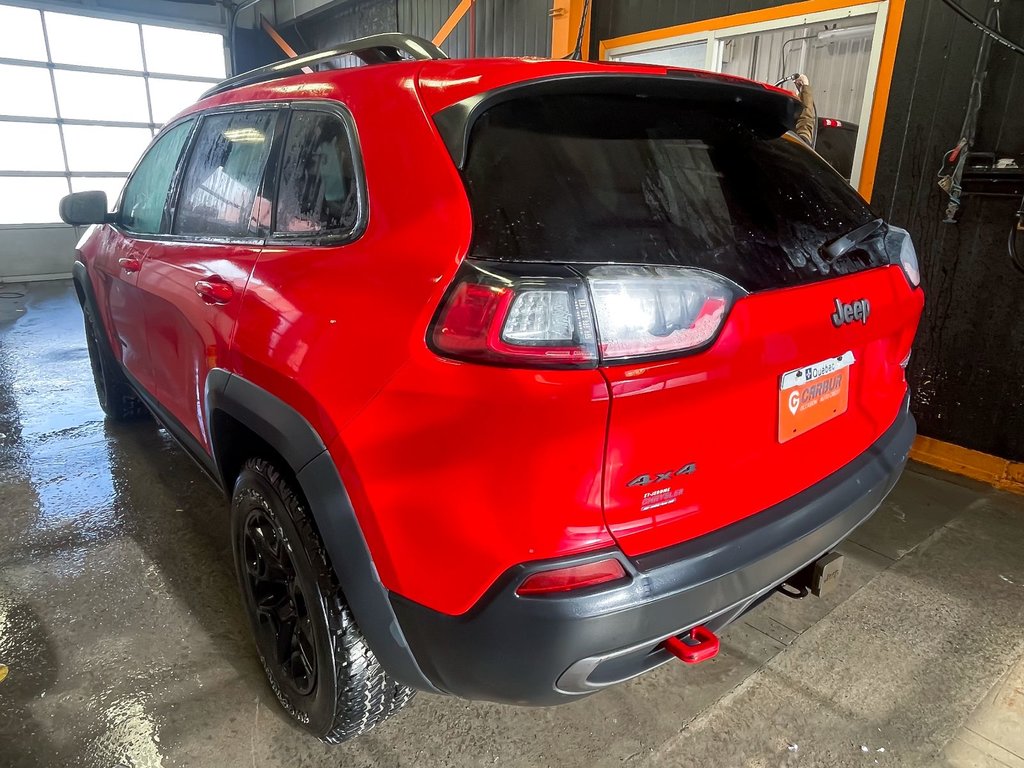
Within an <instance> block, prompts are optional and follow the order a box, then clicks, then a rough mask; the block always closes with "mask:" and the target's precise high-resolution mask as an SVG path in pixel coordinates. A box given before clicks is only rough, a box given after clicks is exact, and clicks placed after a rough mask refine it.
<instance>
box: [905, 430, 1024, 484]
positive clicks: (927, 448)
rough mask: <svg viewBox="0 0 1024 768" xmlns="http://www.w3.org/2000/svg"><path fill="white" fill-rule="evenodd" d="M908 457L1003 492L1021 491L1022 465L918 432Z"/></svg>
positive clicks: (1023, 466)
mask: <svg viewBox="0 0 1024 768" xmlns="http://www.w3.org/2000/svg"><path fill="white" fill-rule="evenodd" d="M910 458H912V459H913V460H914V461H920V462H921V463H922V464H929V465H931V466H933V467H938V468H939V469H944V470H946V471H947V472H952V473H954V474H957V475H963V476H964V477H969V478H971V479H972V480H980V481H981V482H983V483H988V484H989V485H994V486H995V487H996V488H999V489H1001V490H1004V491H1012V492H1013V493H1020V494H1024V464H1019V463H1017V462H1014V461H1007V460H1006V459H1000V458H999V457H998V456H990V455H988V454H987V453H981V452H980V451H972V450H971V449H970V448H961V447H960V446H959V445H953V444H952V443H944V442H942V441H941V440H935V439H934V438H931V437H922V436H920V435H918V437H917V439H916V440H915V441H914V446H913V447H912V448H911V449H910Z"/></svg>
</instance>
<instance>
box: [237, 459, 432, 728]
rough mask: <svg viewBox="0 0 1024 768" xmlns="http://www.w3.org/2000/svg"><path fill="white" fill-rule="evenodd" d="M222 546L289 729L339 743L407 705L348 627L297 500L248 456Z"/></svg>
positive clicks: (408, 692) (407, 693) (272, 471)
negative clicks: (292, 724)
mask: <svg viewBox="0 0 1024 768" xmlns="http://www.w3.org/2000/svg"><path fill="white" fill-rule="evenodd" d="M231 540H232V549H233V550H234V556H235V570H236V572H237V574H238V582H239V587H240V589H241V592H242V602H243V604H244V606H245V609H246V613H247V614H248V616H249V622H250V625H251V628H252V632H253V636H254V638H255V640H256V650H257V654H258V656H259V660H260V664H261V665H262V666H263V670H264V672H265V673H266V675H267V680H268V681H269V682H270V688H271V690H273V692H274V694H275V695H276V696H277V700H278V701H279V702H280V704H281V706H282V707H283V708H284V710H285V711H286V712H287V713H288V714H289V715H291V717H292V718H293V719H294V720H295V721H296V722H298V723H299V724H300V725H301V726H302V727H303V728H305V729H306V730H308V731H310V732H311V733H313V734H314V735H315V736H317V737H318V738H319V739H321V740H322V741H325V742H327V743H329V744H338V743H341V742H343V741H347V740H348V739H351V738H353V737H355V736H359V735H360V734H363V733H366V732H367V731H369V730H370V729H371V728H373V727H374V726H376V725H378V724H379V723H382V722H383V721H384V720H386V719H388V718H389V717H391V715H393V714H395V713H396V712H398V710H400V709H401V708H402V707H404V706H405V705H406V704H407V703H408V701H409V699H411V698H412V695H413V693H414V691H413V689H411V688H408V687H407V686H404V685H400V684H398V683H396V682H395V681H394V680H392V679H391V678H390V677H389V676H388V674H387V673H386V672H385V671H384V669H383V668H382V667H381V665H380V662H378V661H377V657H376V656H374V654H373V652H372V651H371V650H370V648H369V647H368V646H367V644H366V640H365V638H364V637H363V634H362V632H360V631H359V627H358V626H356V623H355V621H354V619H353V618H352V613H351V611H350V610H349V608H348V605H347V604H346V602H345V599H344V596H343V595H342V592H341V589H340V587H339V586H338V581H337V577H336V575H335V573H334V569H333V568H332V567H331V564H330V561H329V560H328V557H327V553H326V551H325V550H324V546H323V543H322V542H321V540H320V535H319V533H318V532H317V530H316V527H315V526H314V525H313V521H312V518H311V517H310V515H309V513H308V511H307V510H306V505H305V503H304V501H303V500H302V499H301V498H300V496H299V495H298V494H297V493H296V492H295V490H293V488H292V485H291V483H290V482H289V481H288V480H286V479H285V477H284V476H283V475H282V474H281V473H280V472H279V471H278V470H277V469H276V468H275V467H274V466H273V465H272V464H271V463H269V462H267V461H264V460H262V459H250V460H249V461H247V462H246V463H245V466H244V467H243V468H242V471H241V472H240V473H239V475H238V479H237V480H236V481H235V488H234V493H233V495H232V500H231Z"/></svg>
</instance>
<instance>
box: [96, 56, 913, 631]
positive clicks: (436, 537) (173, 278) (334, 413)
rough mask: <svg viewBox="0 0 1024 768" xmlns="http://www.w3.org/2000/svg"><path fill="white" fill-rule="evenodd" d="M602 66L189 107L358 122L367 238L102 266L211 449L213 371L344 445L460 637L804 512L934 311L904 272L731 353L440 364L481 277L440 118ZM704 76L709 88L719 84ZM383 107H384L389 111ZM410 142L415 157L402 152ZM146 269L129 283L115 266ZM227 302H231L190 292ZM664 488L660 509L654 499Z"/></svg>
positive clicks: (417, 596)
mask: <svg viewBox="0 0 1024 768" xmlns="http://www.w3.org/2000/svg"><path fill="white" fill-rule="evenodd" d="M664 71H665V70H664V69H663V68H656V67H647V66H640V65H637V66H632V65H630V66H609V65H600V64H592V63H586V62H560V61H555V62H552V61H540V60H494V61H490V60H474V61H468V62H408V63H396V64H389V65H387V66H379V67H377V66H371V67H363V68H359V69H356V70H348V71H344V70H341V71H335V72H323V73H317V74H315V75H302V76H298V77H291V78H285V79H281V80H277V81H274V82H272V83H264V84H259V85H254V86H250V87H246V88H240V89H236V90H234V91H229V92H226V93H223V94H220V95H217V96H215V97H212V98H210V99H207V100H205V101H203V102H200V103H199V104H198V105H196V106H194V107H192V108H190V109H189V110H186V112H194V111H198V110H201V109H203V108H207V107H213V106H218V105H227V104H232V103H239V104H241V103H247V102H254V101H284V100H303V99H319V100H325V99H326V100H335V101H337V102H341V103H343V104H344V105H346V106H347V108H348V109H349V111H350V112H351V113H352V115H353V118H354V121H355V124H356V128H357V132H358V143H359V145H360V148H361V153H362V162H363V166H364V168H365V176H366V186H367V194H368V212H369V214H368V222H367V226H366V229H365V232H364V233H363V235H362V236H361V237H360V238H359V239H357V240H355V241H354V242H352V243H350V244H347V245H344V246H337V247H311V246H310V247H280V246H272V245H271V246H266V247H263V246H260V245H258V244H249V245H245V246H240V245H224V244H214V243H207V244H202V245H199V244H193V243H182V242H175V241H173V240H171V239H167V240H149V241H141V240H138V241H132V240H131V239H130V238H127V237H126V236H125V235H123V234H122V233H121V232H120V231H119V230H117V229H116V228H115V227H112V226H109V225H107V226H103V227H99V228H97V229H96V230H94V231H93V233H92V235H91V236H90V237H89V238H88V240H87V241H86V242H85V243H84V244H83V246H82V249H81V253H82V258H83V260H84V261H85V262H86V263H87V264H88V266H89V273H90V275H91V277H92V280H93V284H94V288H95V290H96V295H97V299H98V301H99V302H100V304H101V306H102V307H103V308H104V312H105V313H106V314H105V317H104V323H105V325H106V326H107V328H108V332H109V333H110V335H111V337H112V339H114V340H115V342H116V340H117V337H121V338H122V339H124V340H125V341H126V343H125V344H121V345H120V346H118V344H117V343H115V344H114V348H115V350H119V351H121V354H122V360H123V361H124V363H125V365H126V366H127V367H128V369H129V370H130V371H131V372H132V373H133V375H135V377H136V378H137V379H138V380H139V382H140V383H142V384H143V386H144V387H145V388H146V389H147V390H148V391H149V392H150V393H151V394H153V395H155V396H156V397H157V398H158V399H159V401H160V402H161V404H162V405H164V406H165V407H166V408H167V409H168V410H169V411H170V412H171V413H172V414H173V415H174V416H175V417H176V418H177V419H178V420H180V421H181V422H182V424H184V425H185V426H186V428H187V429H188V430H189V432H190V433H191V434H192V435H193V436H194V437H195V438H196V440H197V441H198V442H199V444H200V445H201V446H203V447H204V448H206V449H207V450H208V449H209V432H208V425H206V424H205V423H204V415H203V394H204V391H205V384H206V377H207V375H208V373H209V370H210V368H211V367H214V366H216V367H221V368H224V369H227V370H229V371H232V372H234V373H237V374H238V375H240V376H242V377H244V378H246V379H248V380H249V381H251V382H252V383H253V384H255V385H257V386H259V387H261V388H263V389H264V390H266V391H267V392H269V393H271V394H272V395H274V396H276V397H277V398H279V399H281V400H283V401H284V402H285V403H287V404H289V405H290V406H291V407H293V408H294V409H296V410H297V411H298V412H299V413H300V414H301V415H302V416H303V417H304V418H305V419H306V420H307V421H308V422H309V423H310V424H311V425H312V426H313V428H314V429H315V430H316V432H317V433H318V435H319V436H320V438H321V439H322V440H323V442H324V444H326V445H327V446H328V447H329V450H330V453H331V456H332V457H333V459H334V461H335V463H336V465H337V467H338V469H339V472H340V474H341V477H342V479H343V481H344V483H345V486H346V488H347V490H348V493H349V495H350V496H351V499H352V502H353V506H354V509H355V512H356V515H357V517H358V520H359V523H360V525H361V527H362V529H363V533H364V535H365V537H366V539H367V542H368V544H369V547H370V551H371V554H372V556H373V560H374V563H375V565H376V568H377V570H378V572H379V574H380V577H381V580H382V582H383V584H384V585H385V586H386V587H387V588H388V589H390V590H393V591H395V592H398V593H399V594H401V595H403V596H405V597H407V598H409V599H411V600H413V601H415V602H417V603H421V604H422V605H425V606H428V607H430V608H433V609H435V610H437V611H441V612H443V613H447V614H460V613H463V612H465V611H467V610H469V609H470V608H471V607H472V606H473V605H474V604H475V603H476V602H477V601H478V600H479V599H480V597H481V596H482V595H483V594H484V593H485V592H486V591H487V589H488V588H489V587H490V586H491V585H492V584H493V583H494V581H495V579H497V578H498V577H499V576H500V575H501V574H502V573H503V572H505V571H506V570H508V569H509V568H510V567H512V566H514V565H516V564H519V563H522V562H524V561H530V560H540V559H547V558H553V557H558V556H563V555H567V554H572V553H579V552H586V551H590V550H594V549H598V548H603V547H609V546H612V545H614V543H615V542H616V541H617V542H618V543H619V544H620V545H621V547H622V548H623V549H624V550H625V551H626V552H627V553H630V554H636V553H640V552H647V551H650V550H652V549H656V548H659V547H663V546H667V545H669V544H673V543H676V542H678V541H682V540H685V539H687V538H692V537H694V536H698V535H700V534H701V533H704V532H707V531H710V530H713V529H714V528H717V527H720V526H722V525H726V524H728V523H729V522H732V521H734V520H737V519H739V518H741V517H744V516H746V515H750V514H753V513H755V512H757V511H759V510H761V509H764V508H765V507H767V506H769V505H771V504H773V503H775V502H777V501H779V500H781V499H784V498H787V497H788V496H791V495H793V494H795V493H797V492H799V491H800V490H802V489H804V488H805V487H807V486H808V485H810V484H812V483H814V482H816V481H817V480H820V479H821V478H822V477H824V476H826V475H827V474H829V473H830V472H832V471H834V470H835V469H837V468H838V467H839V466H841V465H842V464H844V463H846V462H847V461H849V459H851V458H853V457H854V456H856V455H857V454H859V453H861V452H863V451H864V449H865V448H866V447H867V446H868V445H869V444H870V443H871V442H872V441H873V440H874V439H875V438H877V437H878V436H879V435H880V434H881V433H882V432H883V431H884V430H885V428H886V427H887V426H889V424H890V423H892V421H893V418H894V417H895V415H896V409H897V408H898V406H899V403H900V402H901V400H902V397H903V394H904V392H905V387H906V385H905V382H904V380H903V372H902V369H901V368H900V367H899V362H900V361H901V360H902V359H903V358H904V357H905V355H906V353H907V351H908V350H909V346H910V342H911V340H912V337H913V334H914V331H915V329H916V323H917V318H918V316H919V314H920V309H921V304H922V298H921V292H920V291H911V290H910V288H909V287H908V285H907V283H906V280H905V278H904V276H903V274H902V272H901V271H900V270H899V269H898V268H889V269H877V270H873V271H871V272H866V273H862V274H859V275H856V276H852V277H848V278H842V279H838V280H832V281H826V282H822V283H818V284H815V285H811V286H807V287H803V288H799V289H792V290H787V291H777V292H769V293H763V294H759V295H754V296H750V297H747V298H744V299H742V300H740V301H739V302H738V303H737V304H736V306H735V307H734V308H733V310H732V313H731V316H730V317H729V320H728V322H727V325H726V327H725V329H724V330H723V332H722V334H721V336H720V338H719V339H718V341H717V343H716V344H715V345H714V347H713V348H712V349H710V350H708V351H706V352H704V353H701V354H699V355H695V356H692V357H686V358H683V359H679V360H672V361H667V362H659V363H652V364H648V365H643V366H619V367H611V368H605V369H602V370H596V369H589V370H587V369H583V370H566V371H544V370H526V369H515V368H502V367H496V366H485V365H475V364H470V363H458V362H452V361H449V360H444V359H442V358H440V357H438V356H437V355H436V354H434V353H433V352H432V351H430V349H429V348H428V347H427V345H426V334H427V330H428V327H429V325H430V321H431V318H432V317H433V314H434V312H435V310H436V309H437V306H438V304H439V303H440V301H441V298H442V296H443V295H444V292H445V291H446V290H447V288H448V286H449V285H450V283H451V281H452V278H453V276H454V274H455V272H456V270H457V269H458V267H459V265H460V263H461V262H462V260H463V259H464V258H465V256H466V254H467V252H468V250H469V245H470V241H471V237H472V216H471V211H470V208H469V203H468V200H467V196H466V191H465V188H464V186H463V182H462V179H461V177H460V175H459V173H458V171H457V169H456V168H455V167H454V165H453V163H452V161H451V158H450V156H449V154H448V151H447V149H446V147H445V145H444V144H443V142H442V140H441V138H440V136H439V134H438V132H437V129H436V127H435V125H434V123H433V121H432V120H431V119H430V115H432V114H434V113H436V112H437V111H438V110H440V109H443V108H445V107H447V106H450V105H451V104H452V103H454V102H456V101H458V100H460V99H464V98H467V97H469V96H472V95H474V94H476V93H479V92H481V91H484V90H489V89H492V88H497V87H501V86H502V85H506V84H509V83H513V82H518V81H522V80H524V79H530V78H535V77H544V76H552V75H557V74H571V73H581V72H617V73H627V72H636V73H655V74H656V73H658V72H664ZM702 76H709V77H710V75H702ZM382 94H386V97H382ZM396 126H400V139H396ZM126 255H132V256H137V257H138V258H140V260H141V269H140V271H139V272H137V273H134V276H126V275H124V274H121V272H120V271H119V270H118V266H117V261H118V258H121V257H125V256H126ZM211 279H212V280H223V281H224V282H225V283H227V284H229V285H230V286H231V287H232V288H233V289H234V292H233V296H232V297H231V298H230V299H229V300H228V301H227V302H226V303H224V304H213V303H209V302H206V301H204V300H203V299H202V298H201V297H200V296H199V295H198V294H197V293H196V286H195V284H196V282H198V281H203V280H211ZM835 298H842V299H843V300H844V301H852V300H855V299H860V298H868V299H869V300H870V301H871V303H872V316H871V322H870V323H869V324H868V325H867V326H863V327H860V326H845V327H843V328H841V329H835V328H833V327H832V326H831V325H830V323H829V315H830V313H831V312H832V311H833V306H832V305H833V300H834V299H835ZM847 349H852V350H853V351H854V352H855V354H856V355H857V363H856V364H855V365H854V367H853V372H852V376H853V379H852V390H851V405H850V410H849V412H848V413H847V414H845V415H844V416H842V417H840V418H838V419H836V420H834V421H833V422H829V423H827V424H824V425H822V426H821V427H819V428H817V429H815V430H812V431H811V432H809V433H807V434H806V435H802V436H800V437H799V438H796V439H794V440H792V441H790V442H789V443H787V444H785V445H781V446H780V445H778V444H777V442H776V441H775V438H776V429H777V426H776V421H775V420H776V418H777V407H778V406H777V399H778V375H779V374H781V373H782V372H783V371H785V370H788V369H791V368H796V367H798V366H801V365H805V364H810V363H814V362H818V361H820V360H822V359H824V358H826V357H829V356H832V355H837V354H840V353H842V352H844V351H846V350H847ZM691 462H693V463H696V464H697V471H696V472H695V473H693V474H692V475H686V476H684V477H682V478H681V479H682V480H683V481H684V484H685V487H683V494H682V495H681V496H680V497H679V500H678V502H677V503H676V504H674V505H668V506H666V507H663V508H659V509H658V510H656V511H655V512H653V513H650V514H647V513H641V512H640V505H641V498H642V494H643V492H644V490H645V489H637V488H627V487H626V483H627V482H628V481H629V479H630V478H631V477H634V476H636V475H639V474H643V473H656V472H662V471H666V470H669V469H675V468H678V467H679V466H682V465H684V464H687V463H691ZM646 490H648V491H649V490H651V488H647V489H646Z"/></svg>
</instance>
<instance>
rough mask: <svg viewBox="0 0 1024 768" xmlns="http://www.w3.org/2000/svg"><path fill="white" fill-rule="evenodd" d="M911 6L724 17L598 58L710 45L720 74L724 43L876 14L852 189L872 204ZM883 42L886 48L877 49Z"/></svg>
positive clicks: (844, 0)
mask: <svg viewBox="0 0 1024 768" xmlns="http://www.w3.org/2000/svg"><path fill="white" fill-rule="evenodd" d="M905 7H906V0H881V1H880V2H864V1H863V0H804V2H798V3H790V4H788V5H781V6H776V7H773V8H765V9H763V10H758V11H749V12H747V13H737V14H732V15H729V16H719V17H717V18H713V19H706V20H704V21H697V22H692V23H689V24H680V25H676V26H671V27H663V28H661V29H652V30H648V31H645V32H638V33H635V34H632V35H624V36H622V37H616V38H611V39H608V40H602V41H601V42H600V44H599V55H600V58H601V60H602V61H609V60H611V59H612V58H613V57H615V56H620V55H622V54H626V53H632V52H636V51H646V50H651V49H657V48H664V47H667V46H671V45H676V44H679V43H687V42H697V41H700V40H707V41H708V47H707V53H706V56H705V67H706V68H707V69H710V70H712V71H717V69H718V68H720V66H721V50H722V45H721V44H720V43H719V41H720V38H722V37H726V36H728V37H731V36H733V35H737V34H745V33H749V32H759V31H764V30H770V29H778V28H780V27H786V26H796V25H800V24H813V23H816V22H821V21H834V20H836V19H844V18H849V17H851V16H862V15H865V14H870V13H875V14H877V15H876V17H875V31H874V37H873V44H872V48H871V58H870V61H869V66H868V79H867V82H866V84H865V91H864V93H865V98H864V104H863V106H862V109H861V123H860V127H861V130H860V131H859V132H858V136H857V151H856V155H855V157H854V167H853V173H852V174H851V179H852V183H853V185H854V186H855V187H856V188H857V190H858V191H859V192H860V193H861V195H863V196H864V198H865V199H867V200H869V201H870V199H871V193H872V191H873V189H874V183H875V173H876V171H877V170H878V155H879V150H880V149H881V144H882V129H883V127H884V125H885V113H886V109H887V107H888V103H889V88H890V86H891V83H892V74H893V69H894V66H895V62H896V47H897V45H898V43H899V36H900V29H901V27H902V24H903V14H904V10H905ZM877 41H881V44H880V45H878V44H874V43H876V42H877Z"/></svg>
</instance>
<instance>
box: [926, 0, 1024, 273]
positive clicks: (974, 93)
mask: <svg viewBox="0 0 1024 768" xmlns="http://www.w3.org/2000/svg"><path fill="white" fill-rule="evenodd" d="M942 2H943V3H944V4H945V5H946V6H948V7H949V8H950V9H952V10H953V11H954V12H955V13H956V14H957V15H959V16H960V17H962V18H963V19H966V20H967V21H968V22H970V23H971V24H973V25H974V26H975V27H976V28H977V29H978V30H980V31H981V33H982V38H981V44H980V46H979V48H978V58H977V60H976V62H975V66H974V72H973V75H972V78H971V93H970V98H969V99H968V102H967V113H966V114H965V115H964V123H963V128H962V130H961V132H960V139H959V140H958V141H957V143H956V145H955V146H954V147H953V148H952V149H951V150H949V152H947V153H946V154H945V156H944V157H943V161H942V167H941V168H940V169H939V174H938V184H939V187H941V188H942V190H943V191H944V192H945V193H946V194H947V195H948V196H949V202H948V203H947V205H946V211H945V216H944V218H943V220H942V221H943V223H945V224H955V223H956V221H957V217H958V215H959V213H960V207H961V205H962V197H963V196H964V195H978V196H988V197H1020V206H1019V207H1018V209H1017V212H1016V213H1015V214H1014V217H1013V223H1012V225H1011V226H1010V233H1009V236H1008V238H1007V244H1006V249H1007V252H1008V253H1009V256H1010V262H1011V263H1012V264H1013V266H1014V268H1015V269H1016V270H1017V271H1019V272H1021V273H1022V274H1024V259H1022V258H1021V256H1020V255H1019V254H1018V250H1017V242H1018V238H1020V237H1021V236H1022V233H1024V156H1019V157H1001V156H997V155H996V153H994V152H977V151H972V149H973V144H974V139H975V136H976V134H977V130H978V116H979V114H980V112H981V101H982V89H983V87H984V84H985V79H986V77H987V75H988V63H989V57H990V54H991V49H992V43H993V42H996V43H999V44H1000V45H1002V46H1004V47H1006V48H1008V49H1010V50H1011V51H1013V52H1014V53H1017V54H1024V46H1021V45H1018V44H1017V43H1015V42H1013V41H1012V40H1010V39H1008V38H1007V37H1005V36H1004V35H1003V32H1002V18H1001V16H1000V5H1001V0H992V3H991V5H990V6H989V9H988V14H987V16H986V18H985V20H984V21H982V20H981V19H979V18H978V17H976V16H974V15H972V14H971V13H969V12H968V11H966V10H965V9H964V8H963V7H962V6H961V5H960V4H959V3H958V2H956V0H942Z"/></svg>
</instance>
